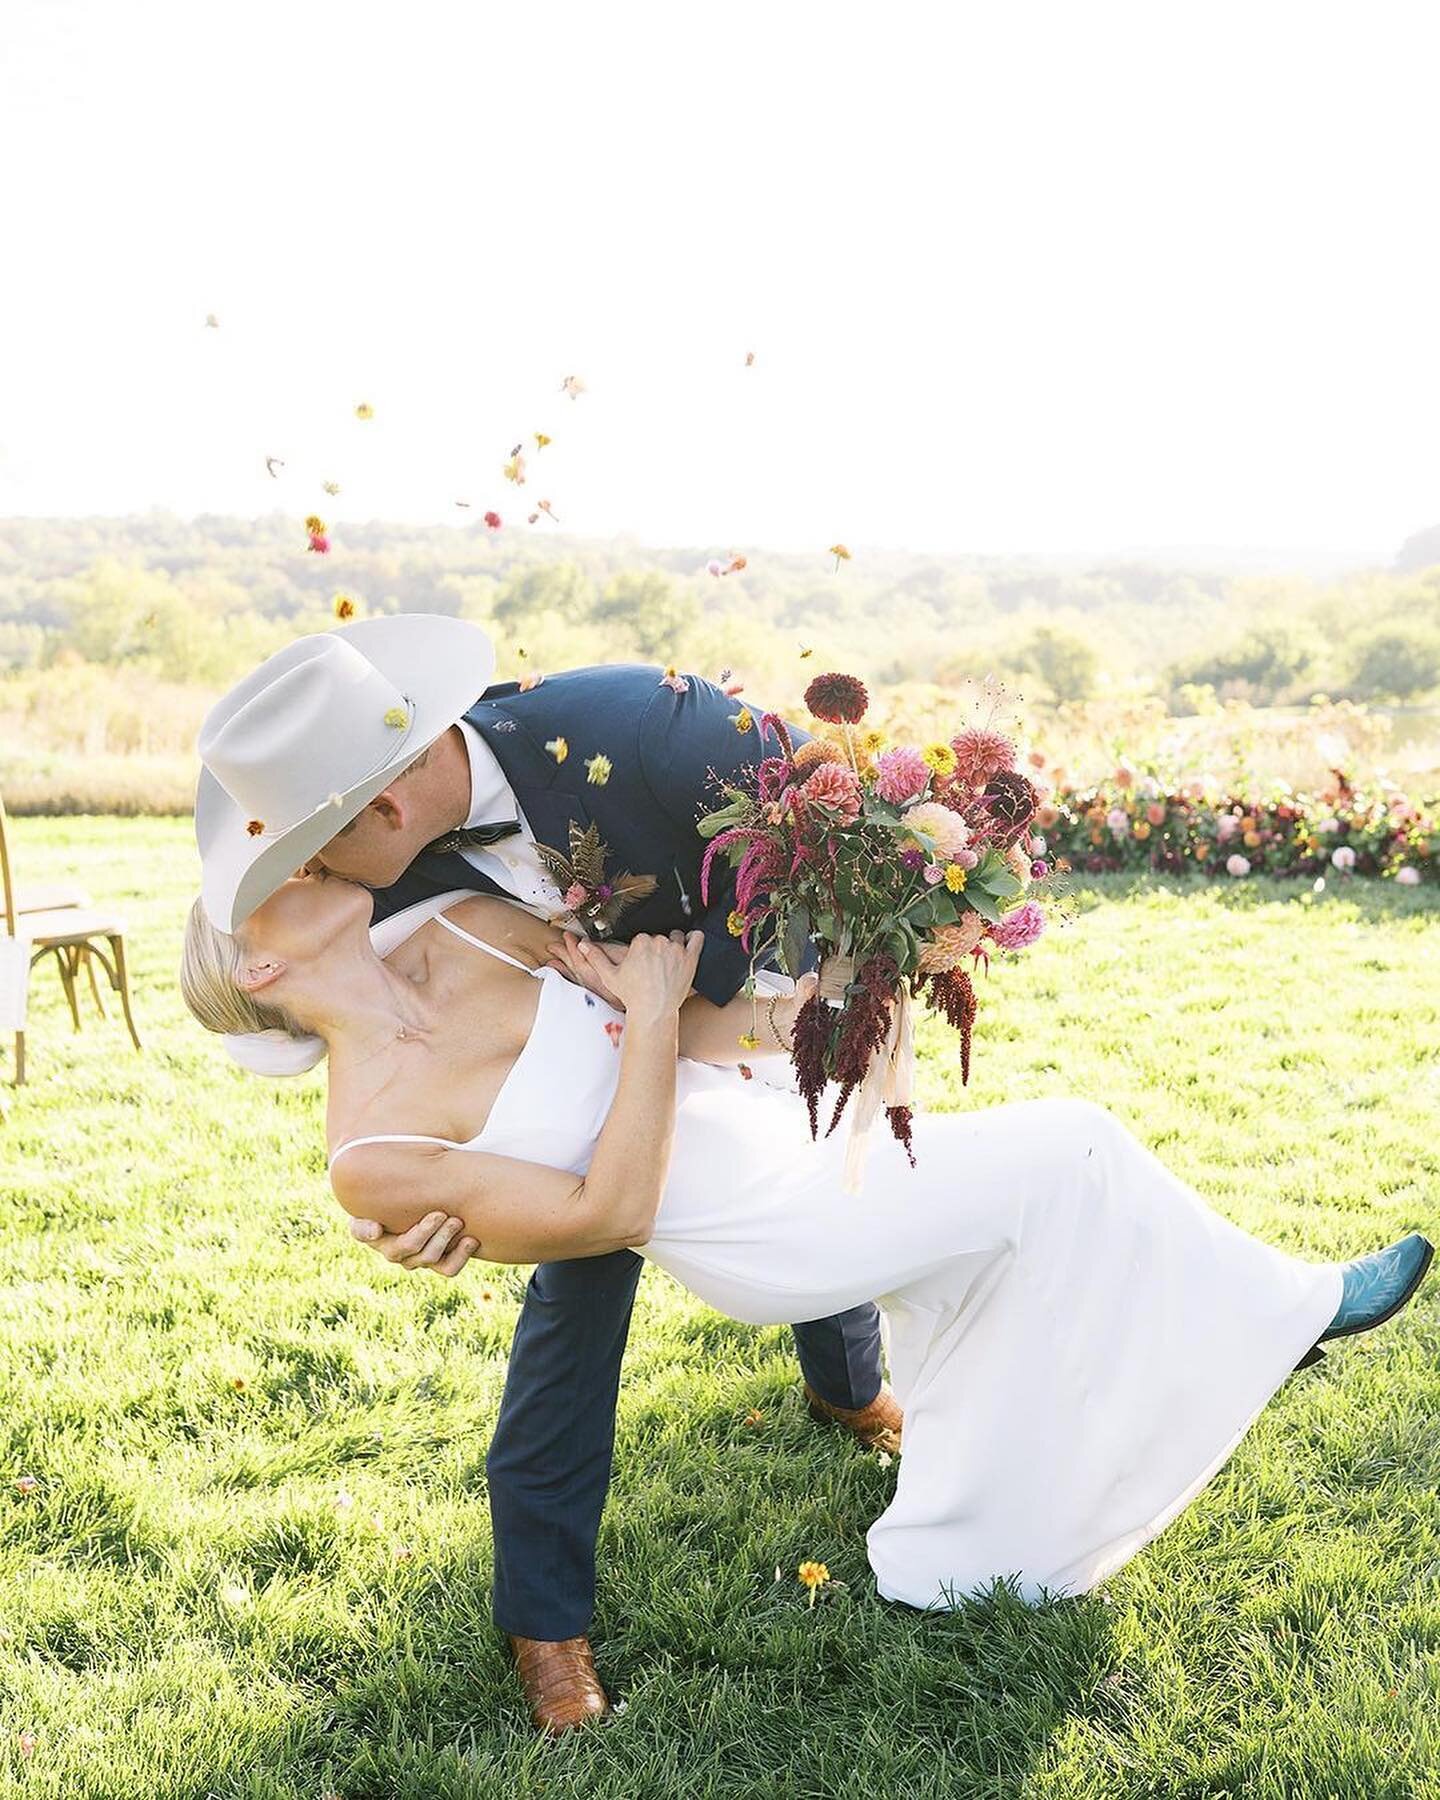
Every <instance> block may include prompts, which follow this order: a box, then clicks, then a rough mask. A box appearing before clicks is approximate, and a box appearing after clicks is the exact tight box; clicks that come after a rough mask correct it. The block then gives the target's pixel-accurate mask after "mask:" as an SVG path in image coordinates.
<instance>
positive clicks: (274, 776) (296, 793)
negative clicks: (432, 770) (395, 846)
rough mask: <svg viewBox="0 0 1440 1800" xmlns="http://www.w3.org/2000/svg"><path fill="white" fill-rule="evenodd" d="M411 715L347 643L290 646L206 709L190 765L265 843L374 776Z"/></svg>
mask: <svg viewBox="0 0 1440 1800" xmlns="http://www.w3.org/2000/svg"><path fill="white" fill-rule="evenodd" d="M397 711H398V712H400V713H403V714H404V723H403V724H397V723H396V722H395V720H396V714H397ZM387 715H388V717H389V719H390V723H387V722H386V720H387ZM413 717H414V707H413V705H412V704H411V701H410V699H409V697H408V696H407V695H405V694H403V693H402V692H401V691H400V689H399V688H398V687H397V686H396V685H395V683H394V682H393V681H391V680H390V679H389V678H388V677H387V676H385V675H384V674H383V673H382V672H381V671H380V670H379V669H377V668H376V667H375V665H374V663H372V662H371V661H370V659H369V657H367V656H365V655H363V654H362V653H361V652H360V651H359V650H358V649H357V648H356V647H355V646H354V645H353V644H351V643H348V642H347V641H346V640H345V639H344V638H341V637H338V636H334V635H331V634H328V633H326V634H318V635H316V636H312V637H303V638H298V639H297V640H296V641H295V642H294V643H293V644H289V645H287V646H286V647H285V649H283V650H279V651H277V652H276V653H275V655H274V656H271V657H269V658H267V659H266V661H265V662H263V663H261V665H260V667H259V668H258V669H256V670H255V671H254V672H253V673H252V674H251V675H249V676H247V677H246V679H245V680H244V681H242V682H240V683H239V684H238V686H236V687H234V688H232V689H231V691H230V692H229V693H228V694H226V695H225V696H224V698H223V699H221V700H219V701H218V702H217V703H216V704H215V705H214V706H213V707H212V708H211V709H210V711H209V713H207V715H206V717H205V722H204V724H203V725H202V726H201V728H200V739H199V751H200V760H201V761H202V762H203V763H204V764H205V766H206V768H207V769H209V771H210V773H211V774H212V775H213V776H214V777H215V779H216V780H217V781H218V782H219V783H220V785H221V786H222V787H223V788H224V789H225V791H226V792H227V793H228V794H229V795H230V797H231V799H232V800H234V802H235V804H236V805H237V806H238V807H239V808H240V810H241V811H242V812H244V813H245V814H246V815H247V817H248V818H250V819H253V820H256V821H258V822H259V823H260V824H262V825H263V826H264V829H265V833H266V835H267V836H269V835H271V834H273V833H275V832H279V831H285V830H288V829H289V828H290V827H291V826H293V825H296V824H298V823H299V822H300V821H301V820H302V819H304V818H307V817H309V815H310V814H312V813H314V812H315V811H316V810H317V809H318V808H319V807H322V806H324V805H325V803H326V802H327V800H329V799H330V797H331V796H332V795H337V794H345V793H347V792H349V791H350V790H351V789H353V788H355V787H357V786H359V784H360V783H361V782H363V781H364V780H366V778H367V777H368V776H371V775H373V774H374V773H375V772H376V771H377V770H379V769H381V768H383V767H384V766H385V764H386V763H387V762H388V761H390V760H392V759H393V758H394V757H395V755H396V752H397V751H398V750H400V749H401V748H402V746H403V744H404V742H405V739H406V738H407V737H408V736H409V732H410V725H411V722H412V720H413ZM396 773H397V774H398V773H399V771H398V770H397V771H396Z"/></svg>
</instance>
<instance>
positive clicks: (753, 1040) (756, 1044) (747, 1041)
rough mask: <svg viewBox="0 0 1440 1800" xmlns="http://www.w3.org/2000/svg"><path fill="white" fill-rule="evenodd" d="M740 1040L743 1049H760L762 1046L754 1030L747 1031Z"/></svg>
mask: <svg viewBox="0 0 1440 1800" xmlns="http://www.w3.org/2000/svg"><path fill="white" fill-rule="evenodd" d="M739 1041H740V1048H741V1049H742V1050H758V1049H759V1048H760V1040H759V1038H758V1037H756V1035H755V1033H754V1032H753V1031H747V1032H746V1033H745V1035H744V1036H743V1037H742V1038H741V1039H740V1040H739Z"/></svg>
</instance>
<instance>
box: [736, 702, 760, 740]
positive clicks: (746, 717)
mask: <svg viewBox="0 0 1440 1800" xmlns="http://www.w3.org/2000/svg"><path fill="white" fill-rule="evenodd" d="M730 723H731V724H732V725H733V726H734V727H735V729H736V730H737V731H738V732H740V733H741V734H742V735H743V734H744V733H745V732H747V731H749V729H750V727H751V726H752V725H753V724H754V723H755V715H754V713H752V712H751V710H750V708H749V707H748V706H742V707H741V708H740V710H739V712H738V713H731V715H730Z"/></svg>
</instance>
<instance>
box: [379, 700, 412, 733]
mask: <svg viewBox="0 0 1440 1800" xmlns="http://www.w3.org/2000/svg"><path fill="white" fill-rule="evenodd" d="M385 723H386V724H387V725H388V726H389V727H390V728H391V730H392V731H403V730H404V729H405V727H406V726H407V725H408V724H409V723H410V714H409V713H408V712H407V711H406V710H405V708H404V707H403V706H392V707H391V708H390V710H389V712H387V713H386V715H385Z"/></svg>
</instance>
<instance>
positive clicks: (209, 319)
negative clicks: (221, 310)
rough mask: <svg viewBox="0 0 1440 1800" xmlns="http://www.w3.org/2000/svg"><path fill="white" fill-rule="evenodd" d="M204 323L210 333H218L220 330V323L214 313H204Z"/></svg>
mask: <svg viewBox="0 0 1440 1800" xmlns="http://www.w3.org/2000/svg"><path fill="white" fill-rule="evenodd" d="M205 323H206V325H207V326H208V327H209V329H210V330H211V331H218V330H219V329H220V321H219V320H218V319H217V318H216V317H215V315H214V313H206V315H205Z"/></svg>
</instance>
